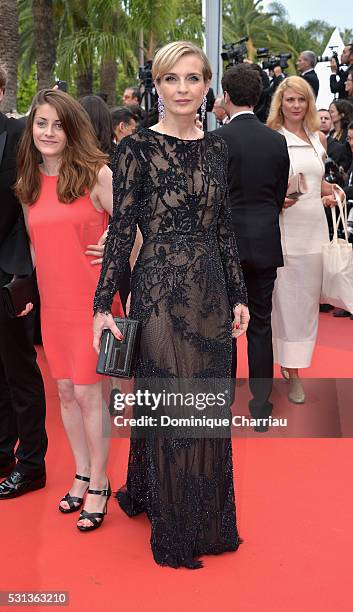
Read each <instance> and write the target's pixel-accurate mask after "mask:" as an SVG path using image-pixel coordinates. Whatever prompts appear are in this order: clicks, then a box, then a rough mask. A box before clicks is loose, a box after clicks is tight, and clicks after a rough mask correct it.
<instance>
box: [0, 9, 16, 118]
mask: <svg viewBox="0 0 353 612" xmlns="http://www.w3.org/2000/svg"><path fill="white" fill-rule="evenodd" d="M0 32H1V35H0V58H1V62H2V63H3V65H4V67H5V69H6V71H7V76H8V81H7V86H6V92H5V97H4V100H3V104H2V107H3V110H4V112H10V111H16V108H17V62H18V13H17V3H16V2H15V1H14V0H1V2H0Z"/></svg>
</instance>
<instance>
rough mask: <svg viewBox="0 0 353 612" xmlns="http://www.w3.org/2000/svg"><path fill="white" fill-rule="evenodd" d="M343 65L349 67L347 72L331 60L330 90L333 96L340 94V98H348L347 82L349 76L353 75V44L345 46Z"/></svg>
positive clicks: (342, 58) (342, 57)
mask: <svg viewBox="0 0 353 612" xmlns="http://www.w3.org/2000/svg"><path fill="white" fill-rule="evenodd" d="M341 65H342V66H347V70H344V69H342V68H339V67H338V66H337V62H336V60H335V59H334V58H333V59H332V60H331V72H332V74H331V76H330V89H331V92H332V93H333V94H338V97H339V98H347V91H346V87H345V84H346V80H347V76H348V74H350V73H351V74H353V43H350V44H349V45H345V47H344V49H343V51H342V54H341Z"/></svg>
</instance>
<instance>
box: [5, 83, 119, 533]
mask: <svg viewBox="0 0 353 612" xmlns="http://www.w3.org/2000/svg"><path fill="white" fill-rule="evenodd" d="M106 162H107V156H106V155H105V154H103V153H102V152H101V151H99V149H98V146H97V140H96V138H95V135H94V133H93V129H92V127H91V124H90V120H89V117H88V115H87V114H86V112H85V111H84V109H83V108H82V107H81V105H80V104H79V103H78V102H76V101H75V100H74V99H73V98H71V97H70V96H69V95H67V94H65V93H63V92H60V91H53V90H42V91H41V92H39V93H38V94H37V95H36V97H35V98H34V101H33V104H32V109H31V112H30V115H29V117H28V120H27V125H26V129H25V132H24V136H23V139H22V142H21V145H20V150H19V167H18V177H19V179H18V182H17V187H16V190H17V194H18V196H19V198H20V200H21V202H22V203H23V205H24V211H25V218H26V220H27V227H28V231H29V235H30V239H31V245H32V247H33V252H34V258H35V265H36V270H37V280H38V287H39V293H40V298H41V325H42V337H43V346H44V350H45V353H46V357H47V360H48V363H49V367H50V370H51V374H52V376H53V378H55V379H57V384H58V392H59V397H60V402H61V414H62V419H63V423H64V427H65V430H66V433H67V435H68V438H69V442H70V445H71V448H72V452H73V455H74V459H75V463H76V472H77V473H76V476H75V478H74V481H73V484H72V486H71V488H70V490H69V492H68V493H67V494H66V495H65V497H64V498H63V499H62V500H61V502H60V504H59V510H60V511H61V512H63V513H70V512H74V511H76V510H78V509H79V508H81V506H82V505H83V497H84V494H85V493H86V491H87V489H88V491H87V496H86V499H85V505H84V510H83V511H82V512H81V515H80V520H79V521H78V523H77V526H78V528H79V529H80V530H81V531H88V530H92V529H96V528H97V527H99V526H100V525H101V524H102V522H103V518H104V513H105V511H106V503H107V498H108V497H109V495H110V486H109V482H108V479H107V476H106V471H105V470H106V463H107V457H108V448H109V414H108V411H107V408H106V407H104V406H103V402H102V388H101V377H100V376H99V375H97V374H96V362H97V356H96V354H95V352H94V350H93V347H92V340H91V337H92V336H91V334H92V332H91V330H92V301H93V296H94V292H95V288H96V285H97V282H98V278H99V274H100V266H99V265H92V264H94V263H96V262H95V259H94V256H89V255H88V254H87V253H90V252H91V251H90V250H88V251H87V245H95V244H97V243H98V241H99V239H100V238H101V236H102V234H103V233H104V231H105V229H106V227H107V222H108V216H109V215H110V214H111V213H112V174H111V171H110V169H109V168H108V166H107V165H106ZM93 252H94V251H93ZM30 308H31V305H27V308H26V311H24V313H26V312H28V311H29V310H30ZM121 312H122V311H121V307H120V302H119V307H118V313H119V314H121ZM116 314H117V313H116ZM107 427H108V431H107ZM103 432H105V434H103Z"/></svg>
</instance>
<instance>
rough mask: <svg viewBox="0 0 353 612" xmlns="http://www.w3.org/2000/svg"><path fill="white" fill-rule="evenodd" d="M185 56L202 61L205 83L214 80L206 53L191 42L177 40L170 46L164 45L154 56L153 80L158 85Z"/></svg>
mask: <svg viewBox="0 0 353 612" xmlns="http://www.w3.org/2000/svg"><path fill="white" fill-rule="evenodd" d="M185 55H196V56H197V57H199V58H200V60H201V61H202V74H203V78H204V81H210V80H211V78H212V70H211V66H210V62H209V61H208V59H207V57H206V55H205V53H204V52H203V51H202V49H200V48H199V47H196V45H194V44H193V43H191V42H188V41H185V40H177V41H175V42H172V43H168V45H164V47H162V48H161V49H159V51H157V53H156V55H155V56H154V60H153V63H152V78H153V80H154V81H156V82H157V83H158V81H159V80H160V79H161V77H162V76H163V75H164V74H166V73H167V72H170V70H171V69H172V67H173V66H174V64H176V63H177V62H178V61H179V60H180V59H181V58H182V57H184V56H185Z"/></svg>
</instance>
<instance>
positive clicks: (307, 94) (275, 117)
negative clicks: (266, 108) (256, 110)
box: [267, 76, 320, 132]
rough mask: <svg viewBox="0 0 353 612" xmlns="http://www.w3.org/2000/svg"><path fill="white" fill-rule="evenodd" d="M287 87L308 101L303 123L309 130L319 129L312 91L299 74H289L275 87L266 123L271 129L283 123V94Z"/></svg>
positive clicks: (277, 128) (276, 128) (318, 119)
mask: <svg viewBox="0 0 353 612" xmlns="http://www.w3.org/2000/svg"><path fill="white" fill-rule="evenodd" d="M287 89H294V91H296V92H297V93H299V94H301V95H302V96H304V98H305V100H306V101H307V103H308V108H307V111H306V113H305V117H304V125H305V127H306V128H307V129H308V130H309V132H316V131H317V130H319V129H320V117H319V114H318V111H317V110H316V106H315V96H314V92H313V90H312V88H311V86H310V85H309V83H307V82H306V80H305V79H303V78H302V77H299V76H290V77H287V78H286V79H284V81H282V83H281V84H280V85H279V86H278V87H277V89H276V92H275V94H274V96H273V98H272V104H271V108H270V114H269V116H268V119H267V125H268V126H269V127H270V128H272V129H273V130H279V129H280V128H281V127H282V126H283V124H284V116H283V112H282V103H283V95H284V92H285V91H287Z"/></svg>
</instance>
